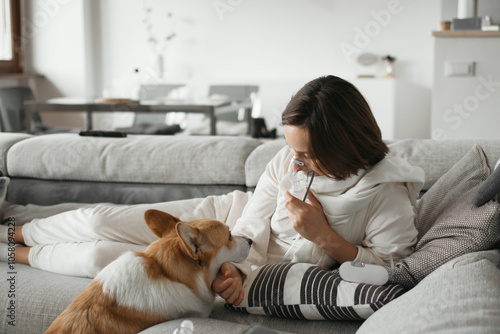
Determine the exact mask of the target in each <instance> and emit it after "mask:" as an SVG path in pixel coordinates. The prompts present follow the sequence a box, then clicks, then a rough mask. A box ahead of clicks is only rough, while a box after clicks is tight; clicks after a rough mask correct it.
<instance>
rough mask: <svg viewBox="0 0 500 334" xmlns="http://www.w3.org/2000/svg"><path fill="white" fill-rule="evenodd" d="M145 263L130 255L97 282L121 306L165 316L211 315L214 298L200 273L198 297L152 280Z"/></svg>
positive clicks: (164, 281)
mask: <svg viewBox="0 0 500 334" xmlns="http://www.w3.org/2000/svg"><path fill="white" fill-rule="evenodd" d="M144 261H145V259H144V258H143V257H140V256H135V255H134V253H132V252H127V253H125V254H123V255H122V256H120V257H119V258H118V259H117V260H116V261H114V262H112V263H110V264H109V265H108V266H107V267H106V268H104V269H103V270H102V271H101V272H100V273H99V274H98V275H97V276H96V280H97V281H98V282H99V283H100V284H101V285H102V288H103V291H104V293H105V294H106V295H108V296H109V297H111V298H115V299H116V301H117V302H118V304H119V305H121V306H125V307H130V308H135V309H136V310H141V311H144V312H146V313H148V314H151V315H155V316H164V317H174V318H178V317H184V316H203V317H207V316H208V315H209V313H210V311H211V310H212V304H213V299H214V295H213V293H212V291H211V289H210V288H208V287H207V286H206V284H205V282H204V280H203V277H202V275H201V274H198V277H197V282H198V284H197V285H198V291H199V293H200V295H197V294H195V293H194V292H193V291H192V290H191V289H190V288H188V287H187V286H186V285H184V284H181V283H177V282H171V281H169V280H168V279H162V280H155V279H151V278H149V277H148V275H147V273H146V271H145V269H144Z"/></svg>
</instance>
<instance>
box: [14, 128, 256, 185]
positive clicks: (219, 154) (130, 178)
mask: <svg viewBox="0 0 500 334" xmlns="http://www.w3.org/2000/svg"><path fill="white" fill-rule="evenodd" d="M260 144H261V142H260V141H258V140H256V139H252V138H245V137H222V136H220V137H218V136H206V137H203V136H187V137H186V136H154V135H130V136H128V137H121V138H109V137H108V138H103V137H81V136H78V135H77V134H54V135H44V136H38V137H33V138H30V139H26V140H23V141H21V142H19V143H17V144H16V145H14V146H13V147H12V148H11V149H10V151H9V152H8V159H7V171H8V172H9V175H11V176H13V177H25V178H38V179H51V180H76V181H106V182H133V183H136V182H138V183H173V184H242V185H244V184H245V168H244V167H245V161H246V159H247V157H248V155H249V154H250V152H252V151H253V150H254V149H255V148H256V147H257V146H259V145H260Z"/></svg>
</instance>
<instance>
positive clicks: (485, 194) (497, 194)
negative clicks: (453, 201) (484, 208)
mask: <svg viewBox="0 0 500 334" xmlns="http://www.w3.org/2000/svg"><path fill="white" fill-rule="evenodd" d="M499 164H500V159H499V160H498V161H497V163H496V165H495V170H494V171H493V172H492V173H491V175H490V176H488V178H487V179H486V181H484V182H483V184H481V186H480V187H479V189H478V190H477V191H476V193H475V194H474V197H472V205H474V206H481V205H483V204H484V203H486V202H488V201H491V200H493V199H494V200H496V201H497V202H500V168H498V166H499Z"/></svg>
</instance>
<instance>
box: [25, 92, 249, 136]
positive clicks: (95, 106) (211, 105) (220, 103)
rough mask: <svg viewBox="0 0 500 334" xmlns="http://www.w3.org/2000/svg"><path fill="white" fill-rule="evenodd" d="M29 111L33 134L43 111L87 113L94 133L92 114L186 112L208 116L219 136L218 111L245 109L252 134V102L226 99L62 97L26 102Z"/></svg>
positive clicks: (29, 122) (28, 122)
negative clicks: (35, 115)
mask: <svg viewBox="0 0 500 334" xmlns="http://www.w3.org/2000/svg"><path fill="white" fill-rule="evenodd" d="M24 105H25V110H26V130H27V132H28V133H30V132H31V131H32V124H31V123H32V122H31V120H32V117H31V115H32V114H33V113H42V112H67V113H71V112H84V113H86V129H87V130H93V124H92V115H93V114H94V113H107V112H134V113H161V112H165V113H168V112H185V113H197V114H205V115H206V116H207V117H208V118H209V121H210V135H216V134H217V129H216V122H217V115H218V112H219V111H220V112H222V113H224V112H228V111H231V110H238V109H240V108H243V109H244V110H245V117H244V118H245V119H244V120H245V121H246V122H247V123H248V131H250V122H251V106H252V105H251V102H250V101H233V100H230V99H227V98H215V99H214V98H210V97H207V98H186V99H159V100H147V101H146V100H144V101H139V100H131V99H118V98H116V99H111V98H110V99H106V98H74V97H61V98H53V99H48V100H32V101H26V102H25V103H24Z"/></svg>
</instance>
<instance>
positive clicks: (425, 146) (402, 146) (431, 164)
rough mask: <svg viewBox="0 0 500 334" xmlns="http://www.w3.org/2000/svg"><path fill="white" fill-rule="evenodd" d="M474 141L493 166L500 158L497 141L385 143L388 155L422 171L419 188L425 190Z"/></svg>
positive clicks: (473, 143)
mask: <svg viewBox="0 0 500 334" xmlns="http://www.w3.org/2000/svg"><path fill="white" fill-rule="evenodd" d="M475 144H478V145H480V146H481V147H482V149H483V150H484V153H485V154H486V157H487V160H488V163H489V165H490V168H493V166H494V164H495V162H496V161H497V160H498V158H500V140H493V139H492V140H475V139H463V140H451V139H449V140H432V139H404V140H397V141H394V142H392V143H390V144H389V145H388V146H389V149H390V151H391V154H394V155H396V156H399V157H401V158H404V159H406V160H408V161H409V162H410V163H411V164H413V165H415V166H419V167H421V168H422V169H423V170H424V172H425V184H424V187H423V189H422V190H424V191H425V190H429V188H430V187H431V186H432V185H433V184H434V183H435V182H436V181H437V180H438V179H439V178H440V177H441V176H442V175H444V174H445V173H446V172H447V171H448V170H449V169H450V168H451V167H452V166H453V165H454V164H455V163H456V162H457V161H459V160H460V159H461V158H462V157H463V156H464V155H465V154H466V153H467V152H468V151H469V150H470V149H471V148H472V147H473V146H474V145H475ZM403 172H404V171H403Z"/></svg>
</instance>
